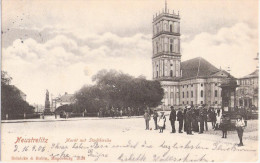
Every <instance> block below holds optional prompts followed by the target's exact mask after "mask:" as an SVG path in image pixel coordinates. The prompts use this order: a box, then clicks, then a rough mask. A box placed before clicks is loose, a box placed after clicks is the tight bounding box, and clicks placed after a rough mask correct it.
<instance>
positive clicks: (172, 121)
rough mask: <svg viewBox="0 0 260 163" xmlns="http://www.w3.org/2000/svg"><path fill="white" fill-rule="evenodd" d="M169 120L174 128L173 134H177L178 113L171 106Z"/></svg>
mask: <svg viewBox="0 0 260 163" xmlns="http://www.w3.org/2000/svg"><path fill="white" fill-rule="evenodd" d="M169 120H170V122H171V126H172V132H171V133H175V132H176V130H175V121H176V111H175V110H174V107H173V106H171V113H170V117H169Z"/></svg>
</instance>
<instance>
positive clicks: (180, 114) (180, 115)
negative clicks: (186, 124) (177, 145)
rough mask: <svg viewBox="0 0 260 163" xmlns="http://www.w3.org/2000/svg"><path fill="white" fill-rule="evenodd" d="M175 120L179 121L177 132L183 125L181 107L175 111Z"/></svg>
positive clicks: (180, 130) (180, 131)
mask: <svg viewBox="0 0 260 163" xmlns="http://www.w3.org/2000/svg"><path fill="white" fill-rule="evenodd" d="M177 121H179V133H182V127H183V113H182V111H181V108H179V111H178V113H177Z"/></svg>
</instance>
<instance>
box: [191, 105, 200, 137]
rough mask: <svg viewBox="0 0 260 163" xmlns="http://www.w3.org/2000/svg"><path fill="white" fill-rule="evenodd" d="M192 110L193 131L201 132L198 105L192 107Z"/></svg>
mask: <svg viewBox="0 0 260 163" xmlns="http://www.w3.org/2000/svg"><path fill="white" fill-rule="evenodd" d="M191 111H192V131H194V132H199V122H198V118H199V110H198V107H191Z"/></svg>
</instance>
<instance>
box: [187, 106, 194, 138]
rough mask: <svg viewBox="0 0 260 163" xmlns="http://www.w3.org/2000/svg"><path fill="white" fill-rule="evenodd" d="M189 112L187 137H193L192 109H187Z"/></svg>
mask: <svg viewBox="0 0 260 163" xmlns="http://www.w3.org/2000/svg"><path fill="white" fill-rule="evenodd" d="M187 109H188V110H187V112H186V122H187V131H186V132H187V135H193V134H192V131H191V120H192V111H191V107H190V106H188V107H187Z"/></svg>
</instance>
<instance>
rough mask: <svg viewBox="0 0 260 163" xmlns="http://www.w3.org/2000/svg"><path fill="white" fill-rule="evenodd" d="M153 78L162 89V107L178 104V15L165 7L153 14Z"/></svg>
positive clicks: (180, 74) (179, 68) (166, 107)
mask: <svg viewBox="0 0 260 163" xmlns="http://www.w3.org/2000/svg"><path fill="white" fill-rule="evenodd" d="M152 42H153V57H152V66H153V67H152V68H153V80H158V81H160V83H161V85H162V88H163V89H164V98H163V100H162V108H163V109H168V108H169V107H170V106H178V105H179V104H180V86H179V80H180V78H181V77H182V72H181V53H180V16H179V12H178V14H176V13H175V12H174V11H172V12H170V11H169V10H168V9H167V2H165V8H164V9H163V10H162V11H161V12H159V14H157V13H156V15H155V16H153V38H152Z"/></svg>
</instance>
